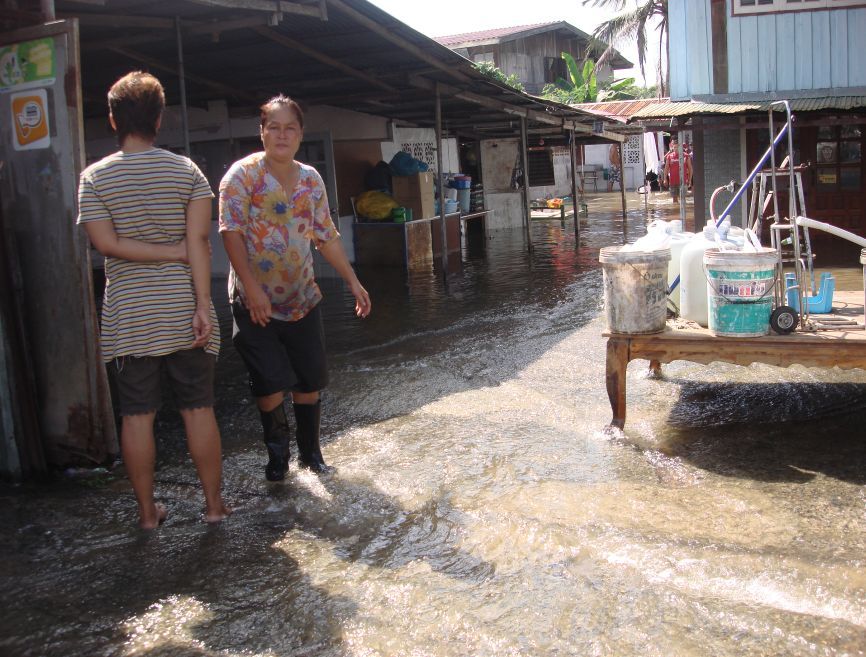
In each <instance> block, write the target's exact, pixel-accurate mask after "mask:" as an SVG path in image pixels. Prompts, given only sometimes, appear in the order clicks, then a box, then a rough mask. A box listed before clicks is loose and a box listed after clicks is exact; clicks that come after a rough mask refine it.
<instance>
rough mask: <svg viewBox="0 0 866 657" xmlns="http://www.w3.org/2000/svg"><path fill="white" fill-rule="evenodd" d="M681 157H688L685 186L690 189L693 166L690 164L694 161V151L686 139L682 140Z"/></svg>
mask: <svg viewBox="0 0 866 657" xmlns="http://www.w3.org/2000/svg"><path fill="white" fill-rule="evenodd" d="M683 157H684V158H688V160H689V167H688V169H687V170H686V188H687V189H688V190H689V191H691V189H692V177H693V175H692V174H693V168H692V166H691V165H692V163H693V162H694V158H695V155H694V151H693V150H692V145H691V144H690V143H689V142H687V141H684V142H683Z"/></svg>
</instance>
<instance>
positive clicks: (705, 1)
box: [686, 0, 713, 96]
mask: <svg viewBox="0 0 866 657" xmlns="http://www.w3.org/2000/svg"><path fill="white" fill-rule="evenodd" d="M709 1H710V0H693V1H692V2H689V3H688V11H687V12H686V34H687V39H688V52H689V95H691V96H694V95H696V94H709V93H712V92H713V66H712V53H711V48H712V43H713V41H712V33H711V25H710V6H709Z"/></svg>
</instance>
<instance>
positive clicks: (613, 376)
mask: <svg viewBox="0 0 866 657" xmlns="http://www.w3.org/2000/svg"><path fill="white" fill-rule="evenodd" d="M605 368H606V383H607V396H608V398H609V399H610V410H611V412H612V413H613V418H612V419H611V421H610V426H611V427H616V428H617V429H622V428H623V426H625V375H626V369H627V368H628V338H617V337H611V338H608V339H607V357H606V362H605Z"/></svg>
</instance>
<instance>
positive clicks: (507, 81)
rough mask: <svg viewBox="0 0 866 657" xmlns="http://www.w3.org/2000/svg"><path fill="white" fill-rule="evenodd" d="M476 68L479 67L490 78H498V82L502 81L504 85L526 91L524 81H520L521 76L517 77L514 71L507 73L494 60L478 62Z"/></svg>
mask: <svg viewBox="0 0 866 657" xmlns="http://www.w3.org/2000/svg"><path fill="white" fill-rule="evenodd" d="M475 68H476V69H478V71H479V72H480V73H482V74H483V75H486V76H487V77H488V78H491V79H493V80H496V81H497V82H501V83H502V84H504V85H507V86H509V87H511V88H512V89H517V90H518V91H526V89H525V88H524V86H523V83H522V82H521V81H520V78H518V77H517V75H515V74H514V73H512V74H511V75H505V73H503V72H502V71H501V70H500V69H499V68H497V67H496V66H495V65H494V64H493V62H476V64H475Z"/></svg>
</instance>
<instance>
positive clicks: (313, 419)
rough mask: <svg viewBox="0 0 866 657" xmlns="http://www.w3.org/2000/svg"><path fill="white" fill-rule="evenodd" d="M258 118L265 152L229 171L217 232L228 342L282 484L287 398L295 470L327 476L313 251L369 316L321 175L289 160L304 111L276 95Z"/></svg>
mask: <svg viewBox="0 0 866 657" xmlns="http://www.w3.org/2000/svg"><path fill="white" fill-rule="evenodd" d="M259 109H260V119H261V120H260V134H261V139H262V145H263V147H264V151H263V152H259V153H253V154H252V155H249V156H247V157H245V158H243V159H241V160H239V161H237V162H235V163H234V164H233V165H232V166H231V168H230V169H229V170H228V172H226V175H225V176H224V177H223V179H222V182H221V183H220V203H219V206H220V210H219V214H220V218H219V221H220V227H219V229H220V233H221V234H222V237H223V244H224V246H225V249H226V253H227V254H228V257H229V261H230V262H231V271H230V272H229V299H230V301H231V305H232V315H233V317H234V330H233V341H234V344H235V347H236V348H237V350H238V352H239V353H240V355H241V357H242V358H243V360H244V362H245V364H246V366H247V369H248V371H249V375H250V387H251V389H252V394H253V396H254V397H256V402H257V405H258V408H259V415H260V418H261V423H262V431H263V437H264V442H265V445H266V447H267V452H268V463H267V465H266V467H265V477H266V478H267V479H268V480H269V481H280V480H282V479H284V478H285V476H286V472H287V471H288V464H289V458H290V455H291V454H290V441H291V429H290V426H289V421H288V417H287V414H286V410H285V407H284V398H285V391H287V390H290V391H291V399H292V410H293V413H294V416H295V430H296V435H295V437H296V441H297V444H298V462H299V465H300V466H301V467H304V468H308V469H310V470H312V471H314V472H317V473H322V472H329V471H330V470H332V468H330V466H327V465H326V464H325V461H324V458H323V456H322V451H321V448H320V446H319V433H320V429H319V427H320V418H321V399H320V395H319V392H320V391H321V390H322V389H323V388H324V387H325V386H326V385H327V383H328V371H327V364H326V360H325V341H324V330H323V327H322V315H321V311H320V309H319V305H318V304H319V301H320V300H321V299H322V293H321V291H320V290H319V286H318V285H317V284H316V281H315V279H314V278H313V256H312V253H311V251H310V245H311V244H313V245H315V246H316V248H318V250H319V252H320V253H321V254H322V255H323V256H324V257H325V259H326V260H327V261H328V262H329V263H330V264H331V265H332V266H333V267H334V269H335V270H336V271H337V273H338V274H339V275H340V276H341V277H342V278H343V280H345V281H346V283H347V284H348V285H349V288H350V290H351V291H352V295H353V296H354V297H355V314H356V315H357V316H358V317H367V315H369V314H370V309H371V304H370V295H369V294H368V293H367V290H365V289H364V287H363V286H362V285H361V283H360V282H359V281H358V277H357V276H356V275H355V272H354V271H353V269H352V266H351V265H350V264H349V260H348V258H347V257H346V253H345V251H344V250H343V244H342V241H341V240H340V235H339V233H338V232H337V229H336V228H335V227H334V223H333V221H332V220H331V215H330V211H329V209H328V196H327V193H326V191H325V185H324V183H323V182H322V178H321V176H320V175H319V173H318V172H317V171H316V170H315V169H314V168H313V167H311V166H309V165H306V164H302V163H301V162H298V161H296V160H295V155H296V154H297V152H298V148H299V147H300V144H301V141H302V140H303V134H304V115H303V112H302V111H301V108H300V107H299V106H298V104H297V103H296V102H295V101H294V100H292V99H290V98H287V97H286V96H283V95H279V96H275V97H274V98H271V99H270V100H269V101H268V102H266V103H265V104H264V105H262V106H261V108H259Z"/></svg>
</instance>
